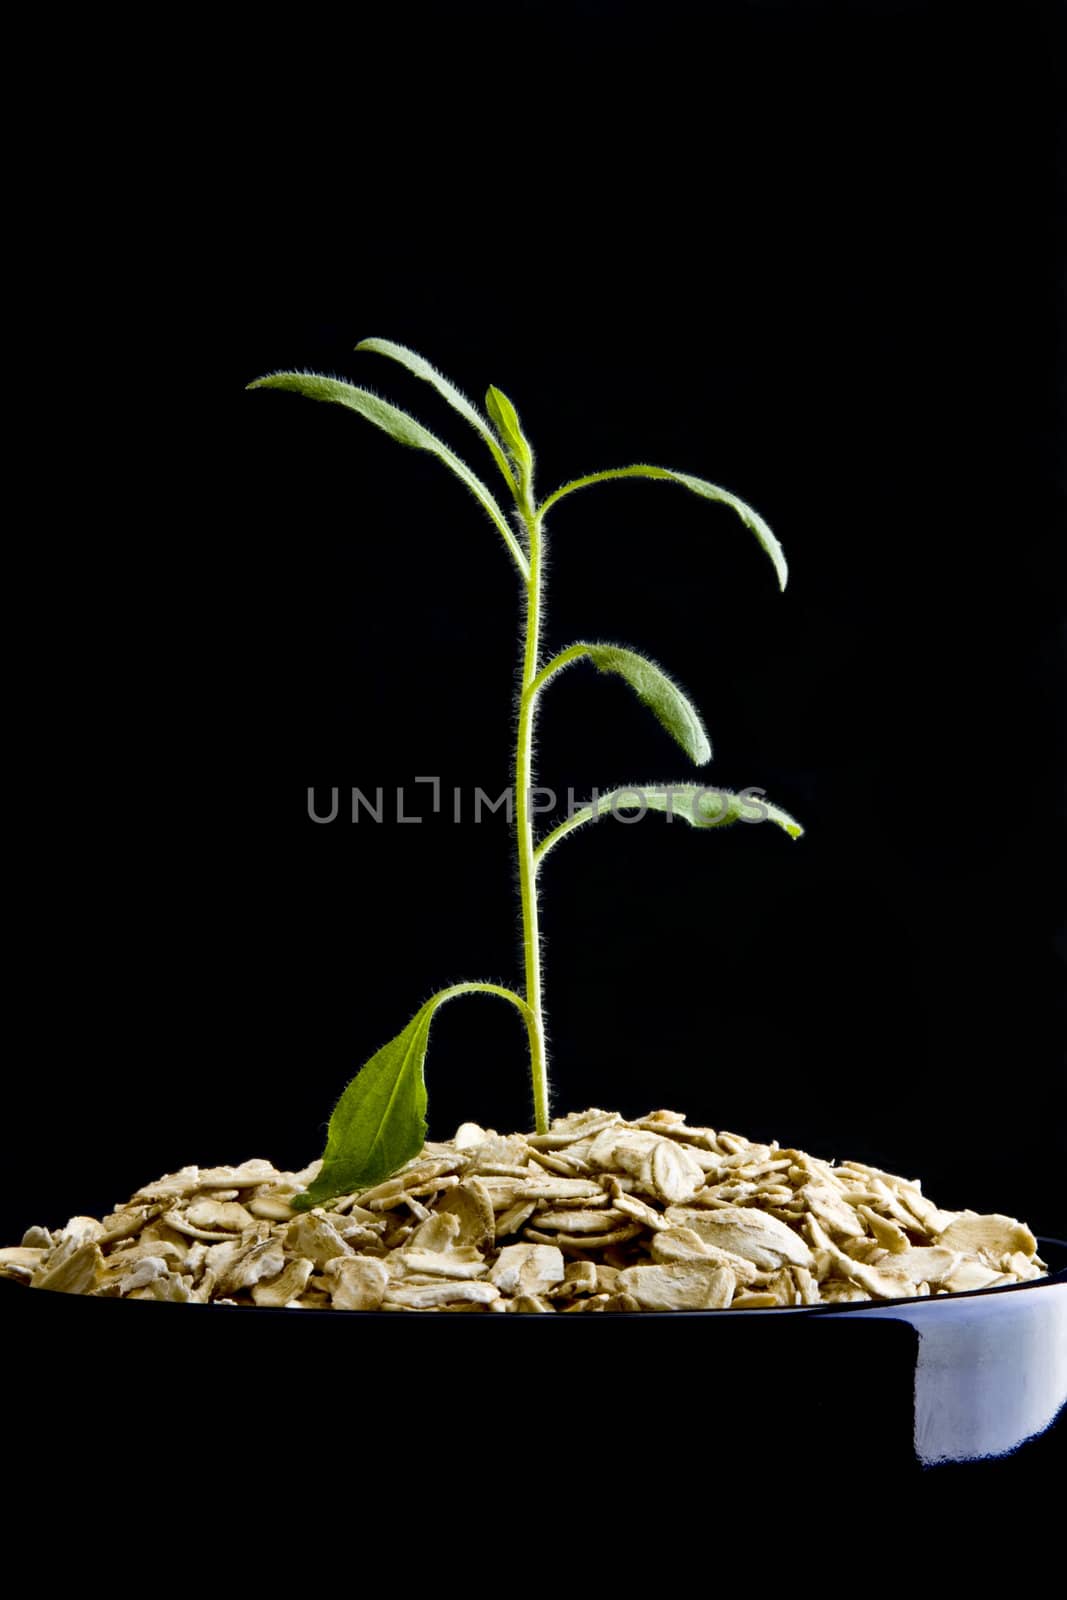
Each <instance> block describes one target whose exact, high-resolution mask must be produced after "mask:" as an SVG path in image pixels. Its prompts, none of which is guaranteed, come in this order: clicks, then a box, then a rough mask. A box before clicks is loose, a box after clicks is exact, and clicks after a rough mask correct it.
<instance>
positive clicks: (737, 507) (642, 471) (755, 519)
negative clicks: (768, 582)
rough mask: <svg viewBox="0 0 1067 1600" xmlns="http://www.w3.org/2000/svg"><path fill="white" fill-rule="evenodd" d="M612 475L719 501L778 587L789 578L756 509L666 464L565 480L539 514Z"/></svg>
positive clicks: (777, 546)
mask: <svg viewBox="0 0 1067 1600" xmlns="http://www.w3.org/2000/svg"><path fill="white" fill-rule="evenodd" d="M613 478H659V479H661V480H664V481H666V482H668V483H680V484H681V485H682V487H683V488H685V489H689V490H691V491H692V493H693V494H698V495H700V496H701V497H702V498H703V499H705V500H721V501H722V503H723V504H724V505H727V506H729V507H730V508H731V509H732V510H733V511H736V512H737V515H738V516H739V517H740V518H741V521H742V522H743V523H744V524H745V526H746V527H748V528H751V529H752V532H753V533H754V534H755V535H756V538H757V539H758V540H759V542H760V544H761V545H762V546H763V548H764V550H766V552H767V554H768V555H769V556H770V558H771V561H772V562H773V563H774V570H775V572H776V573H777V574H778V587H779V588H780V589H784V588H785V586H786V583H787V581H788V578H789V568H788V567H787V565H786V560H785V552H784V551H783V550H782V547H781V545H780V544H779V543H778V540H777V539H776V538H775V536H774V534H773V533H772V532H771V530H770V528H769V527H768V526H767V524H766V523H765V522H764V520H763V518H762V517H761V516H760V514H759V512H758V511H754V510H753V509H752V507H751V506H750V505H748V504H747V503H746V502H745V501H744V500H741V499H739V498H738V496H737V495H736V494H731V493H730V491H729V489H720V488H719V486H718V484H715V483H708V482H707V480H706V479H705V478H694V477H692V476H691V475H690V474H689V473H688V472H672V471H670V470H669V468H667V467H649V466H644V465H640V466H635V467H612V468H610V469H609V470H608V471H607V472H594V473H591V474H590V476H589V477H587V478H575V479H574V480H573V481H572V482H571V483H565V484H564V485H563V487H562V488H561V489H556V490H555V491H554V493H552V494H550V495H549V496H548V498H547V500H545V501H543V502H542V505H541V515H542V516H543V515H544V514H545V512H546V511H548V509H549V508H550V507H551V506H554V505H555V503H556V501H557V500H562V499H563V497H564V495H568V494H573V493H574V491H575V489H587V488H588V487H589V486H590V484H594V483H608V482H610V481H611V480H612V479H613Z"/></svg>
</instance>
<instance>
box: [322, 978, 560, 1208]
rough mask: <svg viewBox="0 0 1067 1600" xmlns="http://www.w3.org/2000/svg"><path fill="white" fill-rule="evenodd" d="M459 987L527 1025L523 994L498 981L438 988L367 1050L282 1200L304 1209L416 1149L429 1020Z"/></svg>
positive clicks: (422, 1129)
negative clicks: (306, 1168) (511, 1011)
mask: <svg viewBox="0 0 1067 1600" xmlns="http://www.w3.org/2000/svg"><path fill="white" fill-rule="evenodd" d="M465 994H492V995H496V996H497V997H498V998H499V999H501V1000H507V1001H508V1002H509V1003H510V1004H511V1005H513V1006H514V1007H515V1008H516V1009H517V1010H518V1011H519V1013H520V1015H521V1016H522V1018H523V1021H524V1022H525V1024H526V1028H527V1032H528V1033H529V1032H530V1030H531V1029H532V1028H534V1026H535V1024H534V1018H533V1013H532V1012H531V1010H530V1008H529V1006H528V1005H527V1004H526V1002H525V1000H523V999H522V997H521V996H520V995H517V994H516V993H515V991H514V990H513V989H507V988H505V987H503V986H502V985H501V984H498V983H483V982H474V981H472V982H467V983H454V984H452V985H450V987H449V988H447V989H439V990H438V992H437V993H436V994H435V995H432V996H431V997H430V999H429V1000H427V1002H426V1004H425V1005H424V1006H420V1008H419V1010H418V1011H417V1012H416V1013H415V1015H414V1016H413V1017H412V1019H411V1021H410V1022H409V1023H408V1025H407V1027H406V1028H404V1030H403V1031H402V1032H401V1033H398V1034H397V1036H396V1038H395V1039H390V1040H389V1042H388V1044H383V1045H382V1048H381V1049H380V1050H378V1051H377V1052H376V1053H375V1054H374V1055H372V1056H371V1058H370V1060H369V1061H367V1062H366V1063H365V1064H364V1065H363V1066H362V1067H361V1068H360V1070H359V1071H358V1072H357V1073H356V1076H355V1077H354V1078H353V1079H352V1081H351V1083H350V1084H349V1085H348V1087H347V1088H346V1089H345V1091H344V1093H343V1094H342V1096H341V1098H340V1100H338V1102H337V1104H336V1106H335V1107H334V1111H333V1116H332V1117H331V1118H330V1127H329V1132H328V1135H327V1139H326V1149H325V1152H324V1153H323V1158H322V1168H321V1170H320V1172H319V1175H318V1177H317V1178H315V1180H314V1182H313V1183H311V1184H310V1185H309V1187H308V1188H307V1189H306V1190H305V1192H304V1193H303V1194H299V1195H296V1196H295V1197H294V1198H293V1199H292V1200H291V1201H290V1204H291V1205H292V1206H293V1207H294V1208H295V1209H296V1210H297V1211H308V1210H310V1209H311V1207H312V1206H320V1205H324V1204H325V1203H326V1201H327V1200H332V1199H334V1197H335V1196H336V1195H339V1194H351V1193H352V1191H353V1190H356V1189H365V1188H368V1187H370V1186H371V1185H372V1184H375V1183H380V1182H381V1181H382V1179H383V1178H388V1177H389V1175H390V1174H391V1173H393V1172H395V1171H396V1169H397V1168H398V1167H402V1166H403V1165H404V1163H405V1162H406V1161H410V1160H412V1158H413V1157H414V1156H417V1155H418V1153H419V1151H420V1150H421V1149H422V1147H423V1145H424V1143H425V1142H426V1080H425V1077H424V1075H423V1065H424V1063H425V1060H426V1046H427V1044H428V1043H429V1038H430V1024H431V1023H432V1022H433V1019H434V1016H435V1014H436V1012H437V1008H438V1007H439V1006H442V1005H444V1004H445V1002H446V1001H448V1000H455V999H457V998H458V997H459V996H460V995H465ZM531 1037H532V1035H531Z"/></svg>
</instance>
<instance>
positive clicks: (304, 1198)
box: [289, 1189, 315, 1211]
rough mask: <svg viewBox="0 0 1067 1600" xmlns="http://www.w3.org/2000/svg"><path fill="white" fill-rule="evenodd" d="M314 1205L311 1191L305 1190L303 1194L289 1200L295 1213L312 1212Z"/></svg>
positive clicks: (293, 1196)
mask: <svg viewBox="0 0 1067 1600" xmlns="http://www.w3.org/2000/svg"><path fill="white" fill-rule="evenodd" d="M314 1204H315V1201H314V1199H313V1198H312V1195H311V1191H310V1190H309V1189H305V1190H304V1192H303V1194H294V1195H291V1196H290V1199H289V1205H290V1208H291V1209H292V1210H293V1211H310V1210H311V1208H312V1206H314Z"/></svg>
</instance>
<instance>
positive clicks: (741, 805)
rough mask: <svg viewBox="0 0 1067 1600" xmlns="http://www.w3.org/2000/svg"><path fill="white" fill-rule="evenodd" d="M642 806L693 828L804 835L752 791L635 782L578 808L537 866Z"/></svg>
mask: <svg viewBox="0 0 1067 1600" xmlns="http://www.w3.org/2000/svg"><path fill="white" fill-rule="evenodd" d="M642 807H644V809H645V810H648V811H662V812H669V813H670V816H671V817H672V819H673V818H674V817H681V819H682V820H683V821H684V822H688V823H689V825H690V827H693V828H728V827H730V826H731V824H733V823H735V822H747V823H754V822H774V823H777V825H778V827H780V828H782V829H783V830H784V831H785V832H786V833H788V834H789V836H790V838H791V839H799V838H800V836H801V835H802V834H803V832H804V829H803V828H802V827H801V825H800V823H799V822H797V820H796V818H795V817H791V816H790V815H789V812H788V811H783V810H782V809H781V807H780V806H775V805H771V803H770V801H768V800H764V799H763V797H762V796H761V795H760V796H756V795H753V794H752V793H751V792H747V793H746V792H745V791H742V792H741V793H740V794H734V792H733V791H732V790H730V789H718V788H715V789H712V788H704V787H702V786H701V785H698V784H692V783H675V784H657V783H649V784H644V783H635V784H632V785H630V786H628V787H627V788H625V789H613V790H612V791H611V793H610V794H605V795H600V796H599V797H598V798H597V799H596V800H594V801H590V802H589V804H587V805H584V806H580V807H578V809H577V810H576V811H575V812H574V815H573V816H570V817H568V818H567V820H566V822H561V823H560V825H559V827H558V828H554V829H553V830H552V832H551V833H550V834H547V835H546V837H545V838H544V839H542V841H541V843H540V844H539V845H538V846H537V849H536V851H535V852H534V857H535V860H536V862H537V864H538V865H540V863H541V861H542V860H543V859H544V857H545V856H546V855H547V854H548V852H549V851H550V850H551V849H552V848H553V847H554V846H555V845H557V844H558V843H559V841H560V840H561V839H565V838H566V836H567V835H568V834H569V833H573V832H574V830H575V828H580V827H581V826H582V825H583V824H584V823H586V822H595V821H596V820H597V819H598V818H599V817H602V816H604V815H605V813H607V812H611V811H639V810H641V809H642Z"/></svg>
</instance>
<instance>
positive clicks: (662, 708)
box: [584, 644, 711, 767]
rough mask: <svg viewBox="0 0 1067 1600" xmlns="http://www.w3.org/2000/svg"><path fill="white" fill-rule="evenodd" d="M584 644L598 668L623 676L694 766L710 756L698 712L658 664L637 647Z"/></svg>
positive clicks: (705, 734)
mask: <svg viewBox="0 0 1067 1600" xmlns="http://www.w3.org/2000/svg"><path fill="white" fill-rule="evenodd" d="M584 648H585V650H586V653H587V654H588V656H589V659H590V661H592V663H593V665H594V666H595V667H597V668H598V670H599V671H600V672H616V673H618V675H619V677H620V678H625V679H626V682H627V683H628V684H629V685H630V688H631V689H632V690H633V691H634V693H635V694H636V696H637V698H638V699H639V700H640V701H641V702H642V703H643V704H644V705H646V706H647V707H648V708H649V710H650V711H651V712H652V713H653V715H654V716H655V717H656V718H657V719H658V721H659V722H660V723H661V724H662V726H663V727H664V728H666V730H667V732H668V733H669V734H670V736H671V738H672V739H676V740H677V742H678V743H679V744H680V745H681V747H682V749H683V750H684V751H685V753H686V755H687V756H688V757H689V759H690V761H692V762H693V764H694V765H695V766H698V767H702V766H703V765H704V763H705V762H706V761H710V760H711V745H710V744H709V742H708V736H707V733H706V732H705V730H704V724H703V722H702V721H701V720H700V713H699V712H698V711H697V709H696V707H695V706H694V705H693V703H692V701H691V700H690V699H689V698H688V697H687V696H686V695H684V694H683V693H682V691H681V689H679V687H678V685H677V684H676V683H675V682H674V680H673V679H672V678H668V676H667V674H666V673H665V672H664V671H663V669H662V668H661V667H657V665H656V663H655V662H654V661H649V660H648V658H647V657H646V656H642V655H638V653H637V651H636V650H624V649H623V648H622V647H621V646H620V645H615V644H587V645H586V646H585V647H584Z"/></svg>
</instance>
